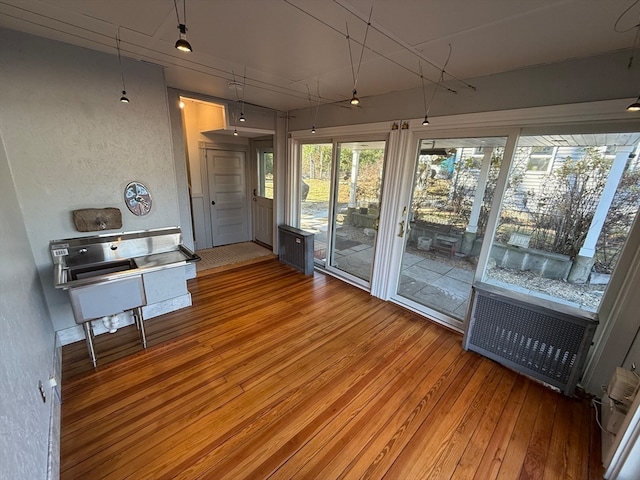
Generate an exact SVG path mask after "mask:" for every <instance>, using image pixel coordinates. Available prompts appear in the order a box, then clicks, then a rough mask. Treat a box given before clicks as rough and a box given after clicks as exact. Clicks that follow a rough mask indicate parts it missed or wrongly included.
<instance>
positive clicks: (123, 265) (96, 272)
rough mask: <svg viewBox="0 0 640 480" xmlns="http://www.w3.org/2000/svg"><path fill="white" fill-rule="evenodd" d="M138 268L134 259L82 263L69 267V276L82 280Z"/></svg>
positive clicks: (72, 278)
mask: <svg viewBox="0 0 640 480" xmlns="http://www.w3.org/2000/svg"><path fill="white" fill-rule="evenodd" d="M134 268H138V266H137V265H136V262H135V261H134V260H133V259H127V260H118V261H115V262H107V263H99V264H94V265H82V266H78V267H73V268H70V269H69V278H70V279H71V280H80V279H83V278H91V277H97V276H100V275H107V274H109V273H116V272H124V271H126V270H132V269H134Z"/></svg>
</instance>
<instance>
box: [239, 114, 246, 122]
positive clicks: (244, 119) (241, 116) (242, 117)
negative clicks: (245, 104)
mask: <svg viewBox="0 0 640 480" xmlns="http://www.w3.org/2000/svg"><path fill="white" fill-rule="evenodd" d="M240 121H241V122H246V121H247V119H246V118H244V113H242V112H240Z"/></svg>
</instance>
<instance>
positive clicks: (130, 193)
mask: <svg viewBox="0 0 640 480" xmlns="http://www.w3.org/2000/svg"><path fill="white" fill-rule="evenodd" d="M124 203H126V204H127V208H128V209H129V210H130V211H131V213H133V214H134V215H138V216H142V215H146V214H147V213H149V212H150V211H151V203H152V202H151V193H149V189H148V188H147V187H146V186H145V185H144V184H143V183H141V182H137V181H133V182H130V183H129V184H127V186H126V187H125V188H124Z"/></svg>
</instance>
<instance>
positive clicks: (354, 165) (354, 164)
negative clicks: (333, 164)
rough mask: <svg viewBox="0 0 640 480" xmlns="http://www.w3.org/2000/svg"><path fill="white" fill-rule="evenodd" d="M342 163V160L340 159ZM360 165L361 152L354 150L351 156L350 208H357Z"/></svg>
mask: <svg viewBox="0 0 640 480" xmlns="http://www.w3.org/2000/svg"><path fill="white" fill-rule="evenodd" d="M338 162H340V159H338ZM359 163H360V150H353V154H352V156H351V181H350V183H349V207H351V208H356V207H357V206H358V205H357V195H356V194H357V191H356V190H357V187H358V180H357V179H358V164H359Z"/></svg>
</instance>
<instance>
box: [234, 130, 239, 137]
mask: <svg viewBox="0 0 640 480" xmlns="http://www.w3.org/2000/svg"><path fill="white" fill-rule="evenodd" d="M233 134H234V135H235V136H236V137H237V136H238V129H236V128H234V129H233Z"/></svg>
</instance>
